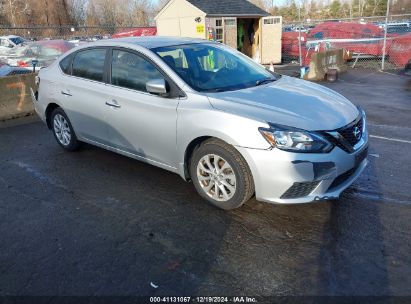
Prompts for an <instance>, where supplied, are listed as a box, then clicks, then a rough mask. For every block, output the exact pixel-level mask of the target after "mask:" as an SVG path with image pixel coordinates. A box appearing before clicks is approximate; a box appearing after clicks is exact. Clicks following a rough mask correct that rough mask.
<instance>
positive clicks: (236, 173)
mask: <svg viewBox="0 0 411 304" xmlns="http://www.w3.org/2000/svg"><path fill="white" fill-rule="evenodd" d="M190 175H191V179H192V181H193V183H194V186H195V188H196V190H197V192H198V193H199V194H200V195H201V196H202V197H203V198H204V199H206V200H207V201H208V202H210V203H211V204H213V205H215V206H217V207H219V208H221V209H225V210H230V209H235V208H238V207H240V206H241V205H242V204H244V203H245V202H246V201H248V200H249V199H250V198H251V196H252V195H253V194H254V181H253V178H252V175H251V171H250V169H249V167H248V165H247V162H246V161H245V159H244V158H243V157H242V156H241V154H240V153H239V152H238V151H237V150H236V149H235V148H234V147H232V146H230V145H228V144H226V143H225V142H223V141H221V140H217V139H210V140H207V141H205V142H203V143H202V144H201V145H200V146H199V147H198V148H197V149H196V150H195V151H194V153H193V156H192V158H191V161H190Z"/></svg>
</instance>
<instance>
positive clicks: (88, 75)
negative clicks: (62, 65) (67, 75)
mask: <svg viewBox="0 0 411 304" xmlns="http://www.w3.org/2000/svg"><path fill="white" fill-rule="evenodd" d="M105 60H106V49H103V48H98V49H89V50H85V51H80V52H78V53H77V54H76V56H75V57H74V60H73V72H72V75H73V76H77V77H81V78H85V79H90V80H95V81H103V77H104V62H105Z"/></svg>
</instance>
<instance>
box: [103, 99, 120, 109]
mask: <svg viewBox="0 0 411 304" xmlns="http://www.w3.org/2000/svg"><path fill="white" fill-rule="evenodd" d="M106 105H107V106H109V107H113V108H121V106H120V105H119V104H118V102H117V101H116V100H112V101H106Z"/></svg>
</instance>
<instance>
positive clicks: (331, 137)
mask: <svg viewBox="0 0 411 304" xmlns="http://www.w3.org/2000/svg"><path fill="white" fill-rule="evenodd" d="M363 123H364V120H363V118H362V116H359V117H358V118H357V119H356V120H354V121H353V122H352V123H350V124H348V125H346V126H345V127H342V128H340V129H337V130H335V131H327V132H323V135H324V136H325V137H326V138H327V140H328V141H329V142H331V143H332V144H334V145H335V146H337V147H339V148H341V149H342V150H344V151H345V152H347V153H352V152H354V146H355V145H356V144H358V143H359V142H360V140H361V138H362V136H363V133H362V132H363Z"/></svg>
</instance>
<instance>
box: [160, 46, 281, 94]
mask: <svg viewBox="0 0 411 304" xmlns="http://www.w3.org/2000/svg"><path fill="white" fill-rule="evenodd" d="M152 51H154V52H155V53H156V54H157V55H159V56H160V57H161V58H162V59H163V60H164V62H165V63H167V65H168V66H170V67H171V68H172V69H173V70H174V71H175V72H176V73H177V74H178V75H179V76H180V77H181V78H182V79H183V80H184V81H185V82H186V83H187V84H188V85H190V86H191V87H192V88H193V89H195V90H196V91H200V92H222V91H230V90H239V89H244V88H249V87H253V86H257V85H260V84H263V83H266V82H270V81H275V80H277V79H278V78H279V76H278V75H275V74H272V73H271V72H269V71H268V70H266V69H265V68H264V67H263V66H261V65H259V64H257V63H255V62H254V61H252V60H251V59H249V58H248V57H246V56H244V55H242V54H240V53H238V52H237V51H235V50H232V49H230V48H228V47H224V46H222V45H217V44H212V43H210V44H207V43H206V44H186V45H177V46H168V47H160V48H155V49H153V50H152Z"/></svg>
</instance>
